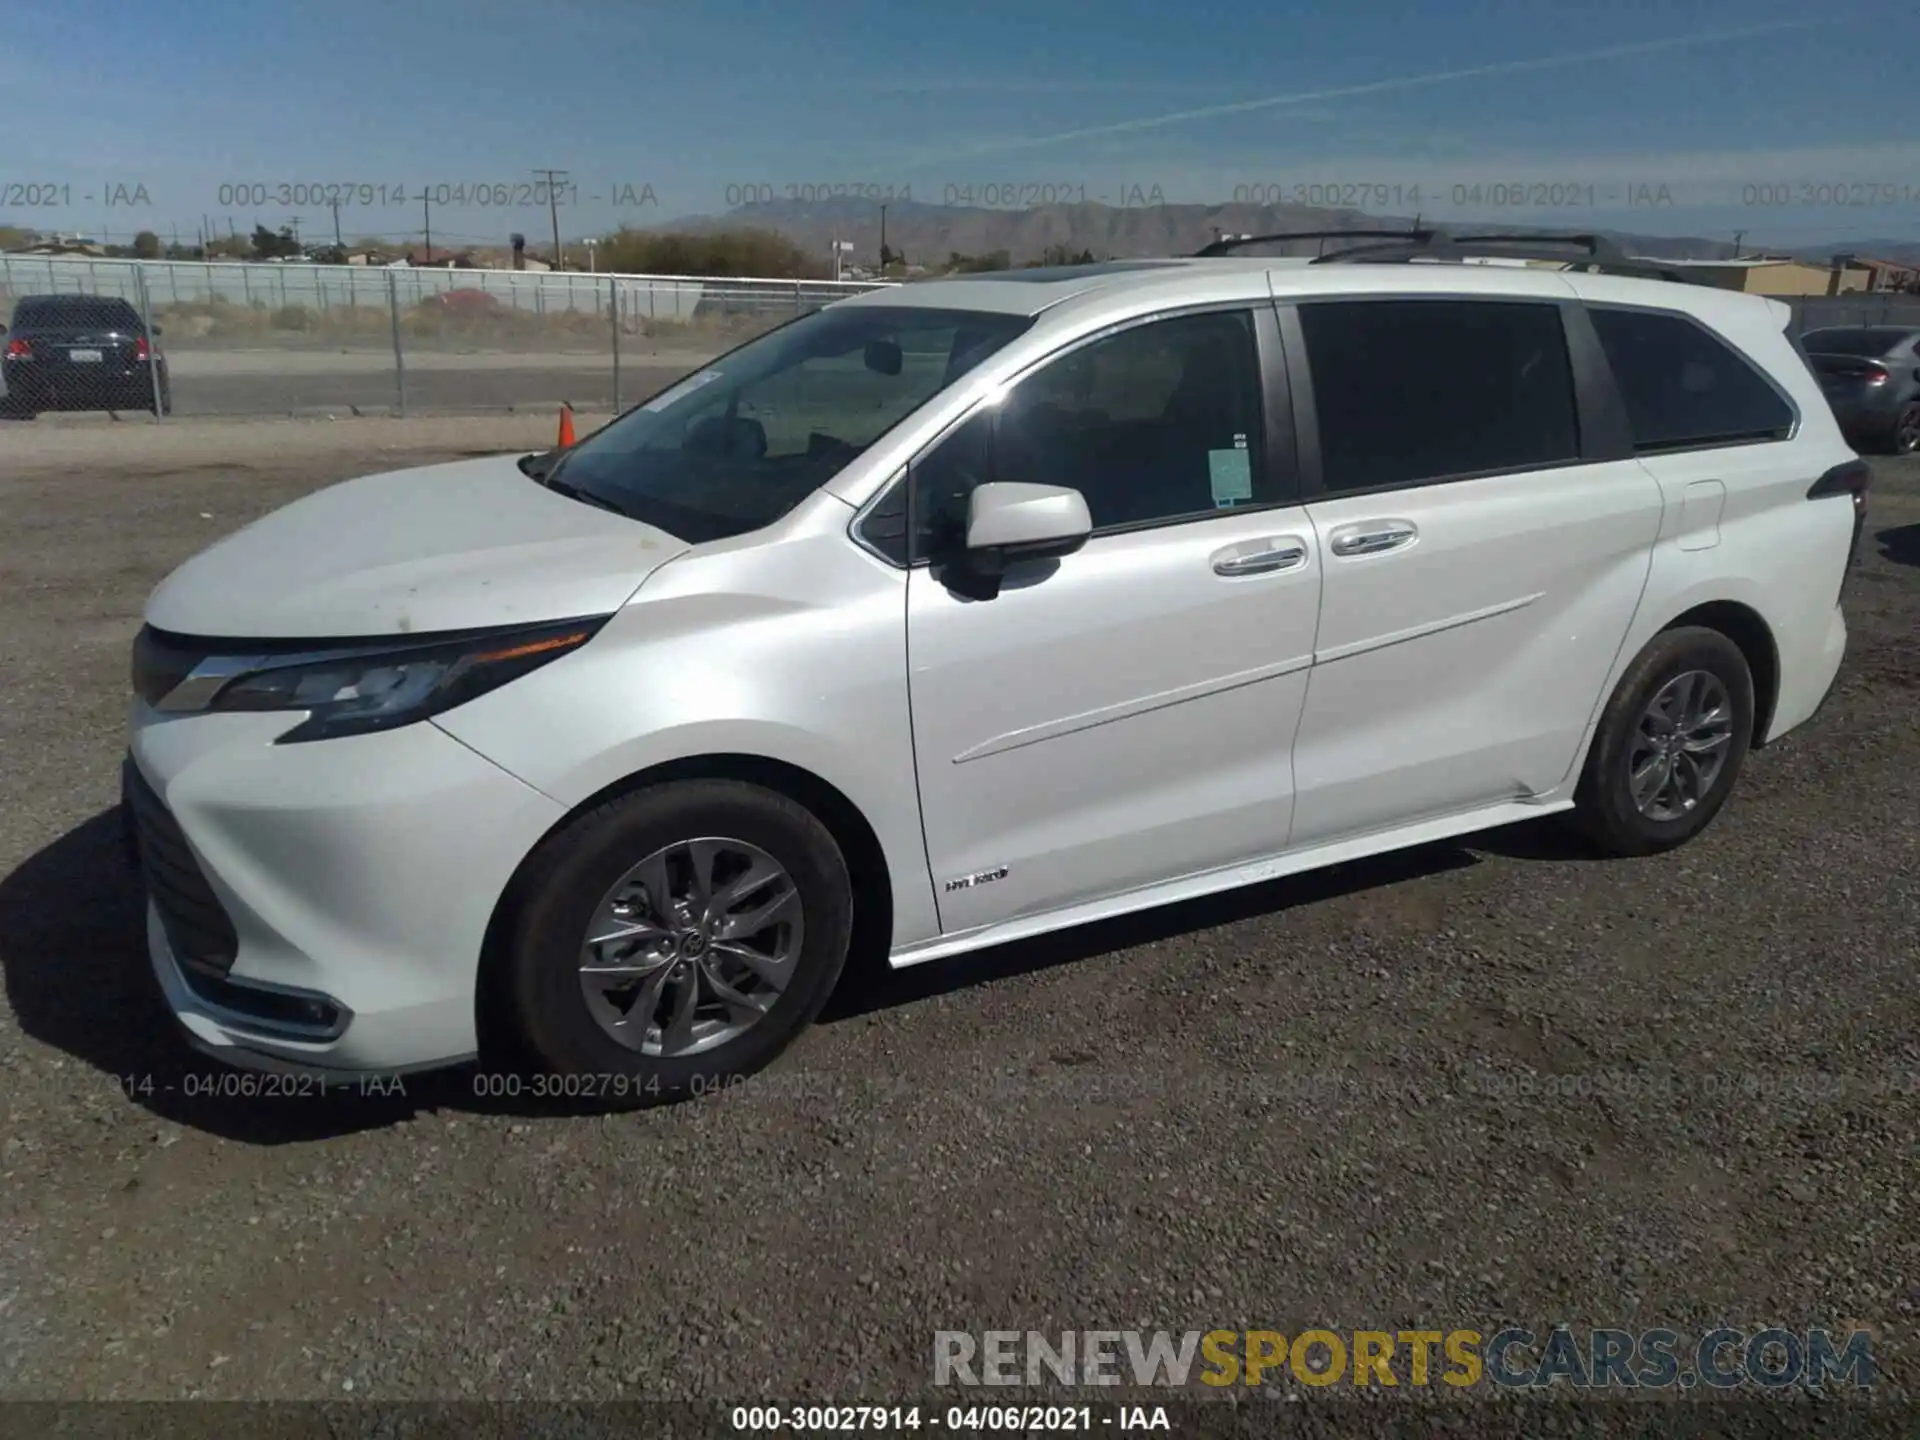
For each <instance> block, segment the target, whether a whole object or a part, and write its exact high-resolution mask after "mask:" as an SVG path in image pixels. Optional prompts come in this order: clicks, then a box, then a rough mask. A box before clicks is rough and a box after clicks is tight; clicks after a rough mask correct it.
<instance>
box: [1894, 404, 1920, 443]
mask: <svg viewBox="0 0 1920 1440" xmlns="http://www.w3.org/2000/svg"><path fill="white" fill-rule="evenodd" d="M1916 451H1920V404H1913V405H1909V406H1907V407H1906V408H1905V409H1904V410H1902V411H1901V412H1900V418H1899V419H1898V420H1896V421H1894V422H1893V453H1894V454H1896V455H1912V454H1914V453H1915V452H1916Z"/></svg>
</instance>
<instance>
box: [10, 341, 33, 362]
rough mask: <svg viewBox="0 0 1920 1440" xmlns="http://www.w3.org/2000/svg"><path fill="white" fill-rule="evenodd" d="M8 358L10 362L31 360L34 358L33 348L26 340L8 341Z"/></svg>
mask: <svg viewBox="0 0 1920 1440" xmlns="http://www.w3.org/2000/svg"><path fill="white" fill-rule="evenodd" d="M7 358H8V359H9V360H31V359H32V358H33V346H32V345H31V344H29V343H28V342H27V341H25V340H9V341H7Z"/></svg>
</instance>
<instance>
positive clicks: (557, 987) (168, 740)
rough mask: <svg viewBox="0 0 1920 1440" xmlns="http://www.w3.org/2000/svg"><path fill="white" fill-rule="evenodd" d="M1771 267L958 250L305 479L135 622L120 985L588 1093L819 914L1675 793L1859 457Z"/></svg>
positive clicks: (722, 1049)
mask: <svg viewBox="0 0 1920 1440" xmlns="http://www.w3.org/2000/svg"><path fill="white" fill-rule="evenodd" d="M1788 318H1789V312H1788V310H1787V308H1786V306H1784V305H1783V304H1781V303H1779V302H1777V301H1772V300H1768V299H1764V298H1761V297H1754V296H1746V295H1738V294H1731V293H1728V292H1723V291H1719V290H1713V289H1708V288H1705V287H1696V286H1689V285H1678V284H1666V283H1661V282H1658V281H1650V280H1643V279H1627V278H1621V277H1620V276H1617V275H1604V274H1572V273H1568V274H1559V273H1551V272H1547V271H1543V270H1535V269H1509V268H1501V267H1487V266H1469V265H1459V264H1446V263H1437V264H1424V265H1421V264H1402V265H1385V264H1367V263H1358V262H1356V263H1345V264H1320V263H1312V262H1307V261H1297V262H1280V261H1275V262H1264V261H1249V260H1248V259H1245V258H1226V259H1195V260H1189V261H1166V262H1157V261H1136V262H1128V263H1115V264H1108V265H1095V266H1088V267H1074V268H1068V269H1061V270H1051V271H1049V270H1032V271H1023V272H1018V273H1013V274H994V275H981V276H975V277H967V278H958V279H950V280H941V281H933V282H928V283H925V284H920V285H914V286H909V287H902V288H896V289H889V290H885V291H879V292H875V293H872V294H867V295H862V296H859V297H856V298H852V299H848V300H846V301H843V302H841V303H838V304H835V305H833V306H831V307H829V308H828V309H826V310H823V311H820V312H817V313H814V314H811V315H808V316H806V317H804V318H802V319H799V320H797V321H794V322H792V323H790V324H788V325H786V326H784V327H782V328H781V329H779V330H776V331H774V332H773V333H771V334H768V335H765V336H763V337H761V338H758V339H755V340H753V341H751V342H749V343H747V344H746V345H743V346H741V347H740V348H738V349H736V350H734V351H732V352H730V353H729V354H727V355H725V356H724V357H722V358H721V359H719V360H717V361H715V362H713V363H712V364H711V365H709V366H707V367H706V368H704V369H702V370H700V371H699V372H698V373H696V374H693V375H691V376H689V377H687V378H686V379H684V380H682V381H680V382H679V383H678V384H676V385H674V386H672V387H670V388H669V389H667V390H665V391H663V392H662V393H660V394H658V395H656V396H654V397H653V398H652V399H650V400H648V401H646V402H645V403H643V404H641V405H639V406H637V407H636V408H634V409H632V410H629V411H628V412H627V413H625V414H624V415H622V416H620V417H619V418H617V419H615V420H614V421H612V422H611V423H609V424H608V425H607V426H605V427H604V428H602V429H601V430H599V431H598V432H596V433H595V434H593V435H591V436H589V437H587V438H585V439H583V440H581V441H580V442H579V443H578V444H577V445H576V446H574V447H572V448H570V449H567V450H565V451H562V452H554V453H549V454H546V455H538V456H523V457H520V458H519V459H518V460H516V459H514V458H512V457H497V458H480V459H469V460H463V461H457V462H454V463H451V464H446V465H438V466H432V467H428V468H425V469H417V470H410V471H401V472H397V473H391V474H381V475H372V476H367V477H364V478H361V479H357V480H351V481H348V482H345V483H343V484H340V485H337V486H335V487H333V488H330V489H327V490H323V491H321V492H319V493H317V494H314V495H311V496H309V497H307V498H305V499H302V500H300V501H297V502H295V503H294V504H292V505H290V506H288V507H286V508H284V509H282V510H280V511H278V512H276V513H273V514H270V515H268V516H267V517H265V518H264V519H261V520H259V521H257V522H255V523H254V524H252V525H250V526H249V527H248V528H246V529H245V530H242V531H240V532H238V533H237V534H234V535H232V536H229V537H228V538H226V539H225V540H223V541H221V542H220V543H218V544H216V545H215V546H213V547H212V548H211V549H210V550H208V551H206V552H205V553H203V554H201V555H200V556H198V557H197V558H195V559H193V560H191V561H189V562H188V563H187V564H185V565H184V566H182V567H181V568H180V569H179V570H177V571H176V572H175V573H174V574H173V575H172V576H171V577H169V578H168V579H167V580H166V581H165V582H164V583H163V584H162V585H161V586H160V587H159V588H158V589H157V590H156V591H155V592H154V594H153V596H152V598H151V600H150V601H149V604H148V607H147V611H146V626H145V628H144V629H143V630H142V632H141V633H140V635H139V638H138V640H137V642H136V644H135V646H134V653H133V685H134V688H135V690H136V691H137V701H136V704H135V707H134V714H133V717H132V723H131V741H130V749H131V753H130V756H129V759H128V763H127V766H126V768H125V775H124V785H125V794H126V800H127V813H128V815H129V817H130V820H131V822H132V835H133V838H134V840H135V843H136V845H137V847H138V851H139V853H140V854H142V855H143V856H144V873H145V877H146V887H147V892H148V895H149V897H150V902H151V903H150V907H149V923H148V941H149V945H150V949H151V954H152V961H153V964H154V967H155V970H156V972H157V974H158V976H159V978H160V982H161V985H162V987H163V988H164V990H165V992H166V995H167V997H168V1000H169V1002H170V1003H171V1005H172V1007H173V1009H174V1011H175V1012H176V1014H177V1015H178V1017H179V1019H180V1021H181V1022H182V1023H183V1024H184V1025H185V1027H186V1029H187V1031H188V1032H189V1034H190V1036H191V1038H192V1039H193V1041H194V1043H196V1044H197V1045H199V1046H201V1047H202V1048H204V1049H205V1050H207V1051H208V1052H209V1053H212V1054H215V1055H220V1056H225V1057H229V1058H232V1059H234V1060H237V1061H240V1062H243V1063H246V1064H250V1065H258V1066H266V1067H270V1068H272V1067H279V1068H289V1069H295V1070H305V1071H311V1072H315V1073H318V1074H320V1075H323V1076H342V1077H352V1076H356V1075H365V1074H367V1073H377V1074H386V1073H390V1072H397V1071H403V1070H407V1069H411V1068H422V1067H432V1066H438V1065H443V1064H447V1063H450V1062H454V1061H459V1060H462V1059H464V1058H466V1057H469V1056H472V1055H474V1054H476V1052H478V1053H481V1054H492V1053H496V1052H495V1049H494V1047H495V1046H496V1045H499V1044H505V1045H507V1046H509V1047H510V1048H509V1049H508V1050H507V1051H506V1052H504V1053H516V1052H524V1053H525V1055H526V1056H527V1057H530V1058H528V1059H527V1060H526V1061H524V1062H517V1063H529V1064H531V1065H533V1066H534V1067H535V1069H534V1070H532V1071H531V1072H521V1073H532V1074H538V1075H542V1076H547V1077H553V1078H552V1079H551V1080H550V1082H548V1083H550V1085H551V1087H552V1088H551V1089H550V1090H549V1092H548V1093H569V1094H579V1095H587V1096H592V1097H596V1098H598V1099H601V1100H604V1101H607V1102H610V1103H620V1102H633V1101H636V1100H644V1099H646V1098H649V1097H652V1096H665V1095H677V1094H684V1093H688V1092H690V1091H699V1090H700V1089H702V1088H704V1087H708V1086H716V1085H719V1084H722V1083H725V1082H726V1080H727V1079H728V1078H729V1077H735V1076H740V1075H745V1074H749V1073H751V1072H753V1071H754V1070H756V1069H758V1068H759V1067H761V1066H762V1065H764V1064H766V1063H767V1062H769V1061H770V1060H771V1059H772V1058H773V1057H774V1056H775V1055H777V1054H778V1053H779V1052H780V1051H781V1050H782V1049H783V1047H785V1046H786V1045H787V1044H788V1042H789V1041H791V1040H792V1039H793V1037H794V1036H795V1034H796V1033H797V1032H799V1031H800V1030H801V1028H802V1027H803V1026H804V1025H806V1024H807V1023H808V1021H809V1020H811V1019H812V1018H813V1016H814V1015H815V1014H816V1012H817V1011H818V1010H819V1009H820V1007H821V1005H822V1004H823V1003H824V1002H825V1000H826V999H827V997H828V994H829V992H831V991H832V990H833V989H834V987H835V985H836V983H837V981H838V979H839V977H840V975H841V971H842V966H843V963H844V962H845V961H846V959H847V957H848V955H849V953H850V952H856V951H857V952H861V953H864V952H865V947H867V946H872V947H873V953H874V954H875V955H876V956H878V955H881V954H884V955H886V956H887V957H888V959H889V961H890V963H891V964H892V965H894V966H907V965H916V964H919V963H922V962H925V961H930V960H934V959H938V958H943V957H948V956H954V955H958V954H961V953H964V952H969V951H975V950H979V949H981V948H983V947H986V946H990V945H995V944H999V943H1000V942H1003V941H1009V940H1014V939H1018V938H1021V937H1026V936H1032V935H1036V934H1040V933H1042V932H1046V931H1051V930H1056V929H1059V928H1061V927H1064V926H1070V925H1076V924H1080V923H1082V922H1085V921H1091V920H1096V919H1100V918H1103V917H1108V916H1114V915H1119V914H1123V913H1126V912H1129V911H1135V910H1140V909H1143V908H1146V907H1150V906H1156V905H1160V904H1164V903H1167V902H1171V901H1177V900H1181V899H1185V898H1188V897H1193V896H1198V895H1203V894H1207V893H1209V892H1214V891H1220V890H1225V889H1228V888H1230V887H1234V886H1241V885H1247V884H1250V883H1254V882H1257V881H1263V880H1268V879H1272V878H1274V877H1277V876H1281V875H1285V874H1289V873H1294V872H1299V871H1306V870H1312V869H1314V868H1316V867H1319V866H1325V865H1330V864H1334V863H1337V862H1341V861H1346V860H1351V859H1354V858H1356V857H1360V856H1366V855H1372V854H1377V853H1379V852H1382V851H1388V850H1393V849H1397V848H1400V847H1403V846H1409V845H1417V844H1421V843H1425V842H1429V841H1434V840H1439V839H1443V838H1447V837H1451V836H1458V835H1464V834H1467V833H1470V832H1473V831H1477V830H1481V829H1484V828H1486V827H1489V826H1495V825H1503V824H1507V823H1509V822H1515V821H1521V820H1527V819H1533V818H1537V817H1544V816H1553V815H1569V816H1572V817H1573V818H1575V819H1576V820H1577V821H1578V822H1579V823H1580V824H1581V825H1582V826H1583V827H1584V828H1585V830H1586V832H1587V834H1588V835H1589V836H1591V837H1592V839H1593V841H1594V843H1596V844H1597V845H1598V846H1600V847H1601V848H1602V849H1604V850H1605V851H1607V852H1609V853H1612V854H1615V855H1645V854H1648V853H1651V852H1656V851H1661V850H1664V849H1667V848H1668V847H1671V846H1675V845H1679V844H1681V843H1682V842H1684V841H1686V840H1688V839H1689V838H1691V837H1692V836H1694V835H1697V834H1698V833H1699V832H1700V831H1701V830H1702V829H1703V828H1705V827H1706V826H1707V825H1708V824H1709V823H1710V822H1711V821H1712V820H1713V818H1714V816H1715V815H1716V814H1717V813H1718V812H1719V810H1720V808H1721V806H1722V805H1723V804H1724V803H1725V802H1726V799H1727V796H1728V794H1729V792H1730V791H1731V790H1732V788H1733V786H1734V783H1735V780H1736V777H1737V776H1738V775H1739V773H1740V771H1741V768H1742V764H1743V762H1744V760H1745V758H1746V755H1747V752H1748V750H1749V748H1750V747H1752V746H1757V745H1760V744H1764V743H1766V742H1768V741H1771V740H1774V739H1777V738H1778V737H1780V736H1781V735H1783V734H1786V733H1787V732H1789V731H1791V730H1793V729H1795V728H1796V727H1797V726H1799V725H1801V724H1802V723H1803V722H1805V721H1806V720H1807V719H1808V718H1809V717H1810V716H1811V715H1812V714H1813V712H1814V710H1815V708H1816V707H1817V706H1818V705H1819V704H1820V702H1821V700H1822V698H1823V696H1825V694H1826V693H1827V690H1828V688H1829V686H1830V685H1831V683H1832V681H1833V678H1834V675H1835V672H1836V670H1837V669H1838V667H1839V665H1840V661H1841V655H1842V652H1843V649H1844V647H1845V641H1846V625H1845V622H1844V619H1843V615H1842V610H1841V605H1840V600H1841V591H1842V586H1843V582H1844V579H1845V576H1846V572H1847V568H1848V564H1849V559H1850V556H1851V554H1852V552H1853V548H1854V546H1855V544H1856V542H1857V539H1858V534H1859V523H1860V517H1861V515H1862V514H1863V507H1864V504H1865V495H1866V473H1867V467H1866V463H1865V462H1864V461H1861V460H1860V459H1859V458H1858V457H1857V456H1856V455H1855V454H1854V452H1853V451H1852V450H1851V449H1850V448H1849V447H1848V445H1847V443H1846V441H1845V439H1844V438H1843V436H1842V435H1841V433H1840V431H1839V428H1838V426H1837V425H1836V423H1835V421H1834V418H1833V415H1832V413H1831V411H1830V410H1829V409H1828V407H1827V405H1826V404H1825V403H1824V402H1823V400H1822V398H1821V392H1820V387H1819V385H1818V384H1817V383H1816V381H1815V380H1814V378H1813V376H1812V374H1811V373H1809V370H1808V368H1807V366H1806V365H1805V364H1804V363H1803V361H1802V360H1801V358H1800V356H1799V355H1798V354H1797V352H1796V351H1795V350H1794V348H1793V346H1792V344H1791V342H1790V341H1789V339H1788V336H1787V334H1786V333H1785V328H1784V327H1785V325H1786V323H1787V320H1788ZM1386 356H1391V357H1392V365H1391V368H1392V370H1393V372H1394V374H1395V375H1396V376H1398V377H1399V383H1396V384H1395V385H1393V386H1391V387H1390V388H1389V389H1386V390H1383V389H1382V387H1381V384H1380V377H1381V366H1382V363H1383V359H1382V357H1386ZM529 1083H531V1082H529ZM529 1093H531V1092H529Z"/></svg>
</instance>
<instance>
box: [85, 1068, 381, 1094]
mask: <svg viewBox="0 0 1920 1440" xmlns="http://www.w3.org/2000/svg"><path fill="white" fill-rule="evenodd" d="M115 1079H116V1080H117V1082H118V1084H119V1086H120V1093H121V1094H122V1095H123V1096H125V1097H126V1098H127V1099H129V1100H155V1099H158V1098H159V1097H160V1096H162V1095H178V1096H182V1097H184V1098H186V1099H188V1100H318V1099H322V1098H324V1097H326V1096H330V1095H364V1096H402V1097H404V1096H405V1095H406V1093H407V1082H406V1077H404V1076H401V1075H346V1076H336V1075H318V1074H312V1073H308V1072H295V1071H285V1072H283V1071H277V1070H185V1071H181V1072H179V1073H177V1074H154V1073H152V1072H150V1071H142V1072H138V1073H135V1074H130V1075H120V1076H116V1077H115Z"/></svg>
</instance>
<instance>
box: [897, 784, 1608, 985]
mask: <svg viewBox="0 0 1920 1440" xmlns="http://www.w3.org/2000/svg"><path fill="white" fill-rule="evenodd" d="M1572 808H1573V801H1571V800H1553V801H1511V800H1510V801H1502V802H1501V803H1500V804H1498V805H1488V806H1484V807H1482V808H1481V809H1478V810H1468V811H1463V812H1462V813H1460V814H1457V815H1445V816H1441V817H1440V818H1439V819H1436V820H1422V821H1419V822H1418V823H1417V824H1413V825H1401V826H1398V827H1396V828H1394V829H1392V830H1376V831H1374V832H1373V833H1372V834H1369V835H1360V836H1355V837H1353V838H1350V839H1346V840H1334V841H1329V842H1327V843H1326V844H1322V845H1312V846H1309V847H1308V848H1306V849H1304V850H1288V851H1283V852H1282V853H1281V854H1278V855H1270V856H1267V857H1266V858H1265V859H1261V860H1254V861H1250V862H1248V863H1247V864H1244V865H1229V866H1225V867H1223V868H1221V869H1219V870H1203V871H1201V872H1200V873H1199V874H1196V875H1184V876H1182V877H1181V878H1180V879H1178V880H1162V881H1160V882H1159V883H1158V884H1154V885H1146V886H1143V887H1141V888H1140V889H1138V890H1128V891H1126V892H1125V893H1123V894H1120V895H1109V896H1107V897H1106V898H1105V899H1102V900H1086V901H1082V902H1081V903H1080V904H1078V905H1068V906H1064V907H1062V908H1061V909H1058V910H1048V911H1045V912H1043V913H1042V914H1039V915H1023V916H1020V917H1019V918H1017V919H1013V920H1002V921H999V922H998V923H996V924H993V925H981V926H977V927H976V928H974V929H972V930H962V931H960V932H959V933H958V934H954V935H940V936H936V937H935V938H934V939H932V940H919V941H915V942H914V943H913V944H911V945H900V946H896V947H895V948H894V950H893V953H892V954H891V955H889V956H888V957H887V959H888V963H889V964H890V965H892V966H893V968H894V969H896V970H900V969H905V968H906V967H907V966H909V965H922V964H925V963H926V962H927V961H929V960H944V959H946V958H947V957H948V956H951V955H964V954H966V953H967V952H968V951H970V950H984V949H986V948H987V947H988V946H990V945H1005V944H1008V943H1010V942H1012V941H1014V940H1026V939H1030V938H1032V937H1033V936H1035V935H1045V934H1048V933H1049V932H1051V931H1054V930H1065V929H1068V928H1070V927H1072V926H1075V925H1088V924H1091V923H1092V922H1094V921H1096V920H1111V919H1113V918H1114V917H1115V916H1118V915H1131V914H1134V913H1135V912H1136V911H1140V910H1152V909H1156V908H1158V907H1159V906H1162V905H1172V904H1176V903H1177V902H1179V901H1181V900H1196V899H1198V898H1199V897H1201V896H1202V895H1217V894H1219V893H1220V892H1221V891H1223V890H1238V889H1240V888H1241V887H1242V886H1246V885H1258V884H1261V883H1262V882H1263V881H1267V880H1279V879H1281V878H1283V877H1285V876H1288V875H1298V874H1300V873H1301V872H1303V871H1307V870H1319V869H1322V868H1324V867H1325V866H1328V865H1339V864H1342V863H1344V862H1346V861H1348V860H1364V859H1366V858H1367V857H1368V856H1370V855H1382V854H1385V853H1387V852H1388V851H1391V850H1405V849H1409V848H1411V847H1412V846H1415V845H1428V844H1431V843H1432V842H1434V841H1436V840H1451V839H1453V838H1454V837H1456V836H1459V835H1471V834H1473V833H1474V832H1475V831H1477V830H1491V829H1493V828H1495V827H1496V826H1499V825H1513V824H1517V823H1519V822H1520V821H1522V820H1538V819H1540V818H1541V817H1542V816H1546V815H1554V814H1558V813H1560V812H1561V811H1564V810H1571V809H1572Z"/></svg>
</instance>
